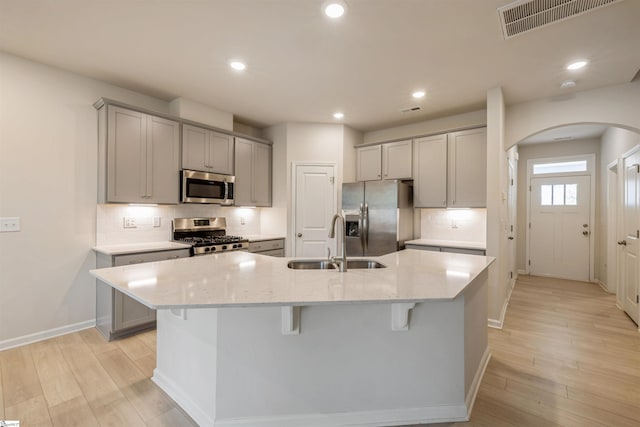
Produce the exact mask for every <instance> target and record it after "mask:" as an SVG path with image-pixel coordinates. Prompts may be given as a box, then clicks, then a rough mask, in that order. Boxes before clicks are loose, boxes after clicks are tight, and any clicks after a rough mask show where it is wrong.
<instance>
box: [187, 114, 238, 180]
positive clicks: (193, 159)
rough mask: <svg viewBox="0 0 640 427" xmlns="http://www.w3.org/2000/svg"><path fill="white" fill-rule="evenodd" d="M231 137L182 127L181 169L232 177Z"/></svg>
mask: <svg viewBox="0 0 640 427" xmlns="http://www.w3.org/2000/svg"><path fill="white" fill-rule="evenodd" d="M233 151H234V150H233V136H231V135H227V134H224V133H220V132H215V131H212V130H209V129H204V128H200V127H196V126H191V125H187V124H185V125H183V126H182V168H183V169H190V170H197V171H203V172H215V173H219V174H224V175H233V166H234V165H233Z"/></svg>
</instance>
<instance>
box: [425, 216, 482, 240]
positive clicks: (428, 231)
mask: <svg viewBox="0 0 640 427" xmlns="http://www.w3.org/2000/svg"><path fill="white" fill-rule="evenodd" d="M420 238H422V239H436V240H454V241H464V242H486V240H487V210H486V209H420Z"/></svg>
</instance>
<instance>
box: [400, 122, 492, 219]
mask: <svg viewBox="0 0 640 427" xmlns="http://www.w3.org/2000/svg"><path fill="white" fill-rule="evenodd" d="M413 174H414V181H413V185H414V187H413V196H414V206H415V207H420V208H442V207H449V208H479V207H486V205H487V133H486V128H480V129H471V130H465V131H459V132H452V133H449V134H443V135H435V136H430V137H426V138H419V139H416V140H415V141H414V153H413Z"/></svg>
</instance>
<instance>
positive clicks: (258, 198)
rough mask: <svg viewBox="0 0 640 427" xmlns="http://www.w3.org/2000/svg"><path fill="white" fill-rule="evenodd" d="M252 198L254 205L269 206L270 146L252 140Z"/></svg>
mask: <svg viewBox="0 0 640 427" xmlns="http://www.w3.org/2000/svg"><path fill="white" fill-rule="evenodd" d="M252 187H253V189H252V199H253V203H254V204H255V205H256V206H271V146H270V145H267V144H260V143H259V142H254V144H253V178H252Z"/></svg>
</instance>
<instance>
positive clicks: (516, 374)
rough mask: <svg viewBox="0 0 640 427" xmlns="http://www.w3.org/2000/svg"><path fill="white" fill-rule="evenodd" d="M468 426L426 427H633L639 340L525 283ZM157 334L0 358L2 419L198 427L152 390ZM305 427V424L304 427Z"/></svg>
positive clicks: (549, 287)
mask: <svg viewBox="0 0 640 427" xmlns="http://www.w3.org/2000/svg"><path fill="white" fill-rule="evenodd" d="M489 345H490V347H491V352H492V355H493V356H492V359H491V361H490V363H489V366H488V367H487V371H486V373H485V376H484V378H483V381H482V385H481V387H480V390H479V392H478V396H477V399H476V402H475V406H474V409H473V413H472V416H471V421H470V422H468V423H456V424H437V425H433V426H438V427H443V426H454V425H455V426H580V427H583V426H635V427H638V426H640V333H638V329H637V327H636V326H635V324H633V322H632V321H631V320H630V319H629V318H628V317H627V316H626V315H625V314H624V313H623V312H621V311H620V310H618V309H617V308H616V306H615V297H614V296H613V295H610V294H607V293H606V292H604V291H603V290H602V289H601V288H600V287H599V286H598V285H595V284H592V283H583V282H573V281H566V280H554V279H547V278H539V277H529V276H521V277H520V279H519V280H518V284H517V285H516V287H515V289H514V291H513V295H512V297H511V301H510V303H509V309H508V311H507V316H506V319H505V325H504V329H503V330H496V329H490V330H489ZM154 365H155V333H154V332H146V333H143V334H140V335H136V336H133V337H130V338H126V339H122V340H117V341H114V342H111V343H107V342H105V341H104V339H103V338H102V337H101V336H100V335H99V334H98V332H97V331H96V330H95V329H87V330H84V331H81V332H78V333H73V334H69V335H65V336H62V337H58V338H54V339H50V340H47V341H43V342H39V343H35V344H31V345H27V346H23V347H19V348H15V349H12V350H6V351H3V352H0V420H2V419H8V420H20V421H21V424H20V426H21V427H31V426H61V427H67V426H82V427H84V426H144V425H147V426H171V427H182V426H187V427H190V426H194V425H195V424H194V423H193V421H192V420H190V418H189V417H188V416H186V415H185V414H184V413H183V412H182V411H181V410H180V408H178V407H177V406H176V404H175V403H174V402H173V401H172V400H171V399H170V398H168V397H167V396H166V395H165V394H164V393H163V392H162V391H161V390H160V389H159V388H158V387H156V386H155V384H154V383H153V382H151V381H150V380H149V378H150V376H151V374H152V370H153V368H154ZM301 427H304V426H301Z"/></svg>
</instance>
